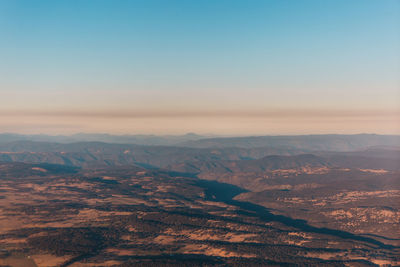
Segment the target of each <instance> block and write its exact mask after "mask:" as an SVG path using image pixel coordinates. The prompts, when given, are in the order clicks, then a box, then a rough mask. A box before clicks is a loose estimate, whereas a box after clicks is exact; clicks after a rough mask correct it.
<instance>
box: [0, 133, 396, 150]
mask: <svg viewBox="0 0 400 267" xmlns="http://www.w3.org/2000/svg"><path fill="white" fill-rule="evenodd" d="M19 141H35V142H49V143H63V144H67V143H77V142H79V143H82V142H102V143H113V144H135V145H146V146H179V147H190V148H231V147H235V148H260V147H268V148H279V149H287V150H293V149H297V150H301V151H342V152H343V151H356V150H364V149H367V148H369V147H374V146H386V147H400V136H399V135H376V134H355V135H336V134H328V135H293V136H290V135H288V136H248V137H216V136H211V135H197V134H194V133H188V134H185V135H165V136H156V135H110V134H85V133H79V134H74V135H69V136H67V135H56V136H52V135H20V134H13V133H3V134H0V144H5V143H10V142H19Z"/></svg>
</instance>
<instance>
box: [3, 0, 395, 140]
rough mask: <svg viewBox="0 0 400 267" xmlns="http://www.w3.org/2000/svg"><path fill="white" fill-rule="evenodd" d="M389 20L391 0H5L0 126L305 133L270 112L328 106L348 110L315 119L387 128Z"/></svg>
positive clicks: (391, 69)
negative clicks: (349, 119) (77, 120)
mask: <svg viewBox="0 0 400 267" xmlns="http://www.w3.org/2000/svg"><path fill="white" fill-rule="evenodd" d="M399 29H400V1H398V0H381V1H378V0H344V1H340V0H336V1H330V0H323V1H321V0H319V1H305V0H279V1H278V0H276V1H268V0H264V1H252V0H248V1H245V0H242V1H235V0H212V1H211V0H210V1H207V0H206V1H204V0H202V1H194V0H193V1H189V0H185V1H184V0H181V1H174V0H171V1H165V0H160V1H153V0H148V1H118V0H113V1H111V0H109V1H102V0H96V1H94V0H93V1H82V0H80V1H72V0H68V1H53V0H49V1H40V0H38V1H29V0H26V1H18V0H3V1H0V88H1V89H0V90H1V91H0V106H1V108H0V112H1V113H2V115H1V114H0V115H1V116H0V131H1V128H3V130H4V131H20V132H32V131H41V132H54V133H58V132H63V131H66V132H74V131H102V132H105V131H110V132H118V133H125V132H141V133H147V132H155V133H164V132H165V133H170V132H171V133H172V132H173V133H180V132H185V131H191V130H190V129H194V130H196V131H198V132H220V133H232V134H235V133H241V134H244V133H257V134H258V133H259V134H262V133H266V134H268V133H297V132H298V133H303V132H307V131H309V132H315V129H319V128H318V127H317V126H318V125H317V124H318V123H317V122H315V121H314V122H313V123H314V125H310V126H309V127H308V126H304V129H299V131H296V129H295V128H293V129H292V128H290V127H289V128H288V127H287V126H285V125H283V124H282V125H281V126H279V125H280V124H278V123H276V122H271V120H272V121H273V120H276V119H278V118H281V117H282V116H283V117H285V118H286V119H287V118H288V117H290V116H292V117H293V118H292V119H293V120H295V117H296V116H297V115H298V114H302V115H301V116H302V119H303V120H308V121H309V120H310V118H308V117H307V116H309V117H313V118H314V117H315V113H317V114H325V115H326V118H327V119H328V118H330V119H334V120H339V119H338V118H337V117H335V116H334V114H335V112H338V114H342V115H341V116H342V117H346V118H347V117H349V116H348V115H349V114H353V115H354V114H355V115H354V116H355V117H357V118H358V122H357V123H356V124H352V123H353V122H347V124H343V125H340V124H339V123H337V122H336V124H330V126H329V127H325V126H323V125H322V124H319V125H320V126H321V130H322V131H324V129H325V131H327V132H332V131H335V128H334V127H337V129H338V131H339V132H340V131H344V132H346V129H348V132H357V131H358V132H362V131H367V132H370V131H374V128H371V127H370V126H368V127H366V128H363V127H362V125H364V124H370V123H373V122H374V121H373V120H372V119H371V118H375V120H376V121H382V119H384V118H385V119H386V120H388V116H389V117H390V118H391V121H390V122H387V123H386V124H385V125H386V126H385V127H386V128H387V129H386V128H385V131H388V132H397V131H398V130H399V127H398V126H399V125H398V123H397V122H398V116H397V115H398V112H399V103H400V92H399V90H400V89H399V88H400V75H399V73H400V30H399ZM288 111H291V112H292V113H293V114H292V115H290V114H287V112H288ZM299 112H300V113H299ZM352 112H354V113H352ZM289 113H290V112H289ZM110 114H112V117H113V118H114V119H115V118H117V119H118V121H119V124H118V123H117V124H116V125H117V126H113V127H110V126H109V123H110V121H109V120H110V119H109V117H110V116H109V115H110ZM165 114H167V115H165ZM307 114H308V115H307ZM393 114H395V115H393ZM50 115H51V116H50ZM78 115H79V116H80V123H77V124H71V123H70V124H68V123H67V121H68V120H69V121H72V120H73V119H72V117H74V116H75V117H77V116H78ZM189 115H191V116H192V117H193V119H188V117H190V116H189ZM57 116H58V117H57ZM274 116H275V117H274ZM354 116H353V117H354ZM379 116H381V117H379ZM28 117H29V118H28ZM40 117H42V119H40ZM43 117H46V120H47V121H48V123H47V124H45V123H42V124H40V125H39V126H36V128H35V125H38V124H34V123H32V124H29V121H35V120H36V121H43ZM50 117H51V118H50ZM83 117H85V118H86V119H87V121H86V122H85V121H84V118H83ZM93 117H96V119H97V120H99V122H98V123H97V124H95V123H92V124H90V123H89V121H93ZM105 117H108V119H107V118H105ZM156 117H157V119H155V118H156ZM200 117H202V118H204V117H212V119H213V120H214V122H213V123H210V124H207V123H206V122H205V121H200V119H199V118H200ZM218 117H221V119H220V120H221V121H222V120H224V121H226V120H225V119H226V117H229V120H231V121H232V122H229V123H226V125H225V126H224V127H222V126H221V129H219V128H218V127H217V128H216V125H217V126H218V125H219V124H220V123H219V122H218V121H217V120H218V119H217V118H218ZM245 117H248V120H246V123H245V124H243V123H242V124H241V123H238V122H237V121H240V118H241V119H243V120H244V118H245ZM318 117H319V119H321V120H323V118H322V115H318ZM333 117H334V118H333ZM353 117H352V118H353ZM378 117H379V118H378ZM60 118H63V119H62V120H60ZM133 118H135V119H136V122H135V123H136V127H133V128H132V127H131V128H126V127H125V126H124V125H127V124H130V123H131V122H132V123H133V121H131V120H133ZM146 118H147V119H146ZM150 118H151V120H153V121H151V120H150ZM179 118H180V119H179ZM195 118H197V119H198V120H199V121H195ZM256 118H257V120H258V121H256ZM250 120H254V125H258V124H260V123H263V122H265V127H264V128H260V127H259V126H257V127H254V126H252V124H249V123H248V121H250ZM352 120H355V118H353V119H352ZM367 120H369V122H368V123H367V122H366V121H367ZM371 120H372V121H371ZM63 121H65V122H63ZM190 121H192V122H193V123H192V124H191V123H190ZM233 121H235V122H236V124H234V122H233ZM317 121H318V120H317ZM363 121H364V124H363ZM55 122H57V123H55ZM152 123H154V124H160V125H162V124H165V125H170V126H171V127H170V128H168V127H167V126H163V127H155V126H151V127H149V126H148V125H149V124H152ZM268 123H271V124H268ZM288 123H290V122H288ZM87 125H91V126H87ZM107 125H108V126H107ZM118 125H119V126H118ZM179 125H183V126H181V127H180V126H179ZM200 125H202V126H201V127H200ZM268 125H270V126H271V127H270V128H269V127H268ZM333 125H334V126H333ZM349 125H357V127H358V128H354V127H353V128H351V127H350V128H346V127H349ZM390 125H392V126H393V127H392V128H391V127H390ZM194 126H196V127H194ZM243 127H245V128H246V131H243ZM252 127H253V128H252ZM324 127H325V128H324ZM379 127H380V126H379V125H378V124H377V128H379ZM396 127H397V128H396ZM339 129H340V130H339ZM343 129H344V130H343ZM379 130H380V129H377V131H376V132H379Z"/></svg>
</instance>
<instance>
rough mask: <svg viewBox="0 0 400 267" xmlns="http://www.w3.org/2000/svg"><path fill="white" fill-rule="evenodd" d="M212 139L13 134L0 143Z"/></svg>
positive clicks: (171, 142) (142, 142) (143, 142)
mask: <svg viewBox="0 0 400 267" xmlns="http://www.w3.org/2000/svg"><path fill="white" fill-rule="evenodd" d="M207 137H212V136H211V135H197V134H194V133H188V134H185V135H163V136H156V135H111V134H86V133H78V134H73V135H44V134H37V135H21V134H14V133H2V134H0V143H9V142H15V141H37V142H52V143H75V142H104V143H114V144H137V145H175V144H178V143H181V142H187V141H195V140H198V139H203V138H207Z"/></svg>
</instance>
